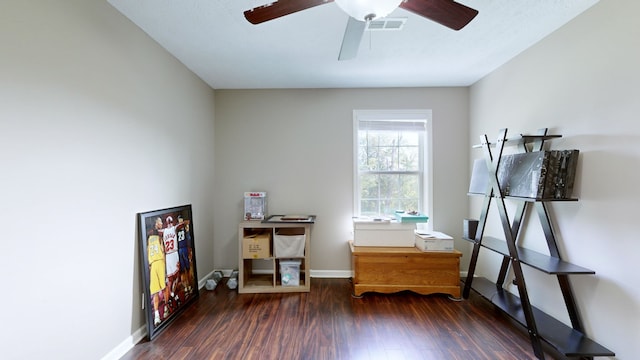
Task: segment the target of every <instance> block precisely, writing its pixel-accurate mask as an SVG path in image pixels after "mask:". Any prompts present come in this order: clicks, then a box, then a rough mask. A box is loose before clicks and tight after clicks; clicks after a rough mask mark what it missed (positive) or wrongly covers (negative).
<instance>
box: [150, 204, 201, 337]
mask: <svg viewBox="0 0 640 360" xmlns="http://www.w3.org/2000/svg"><path fill="white" fill-rule="evenodd" d="M138 221H139V229H140V233H139V237H140V239H139V240H140V241H139V243H140V254H141V257H142V259H141V260H142V261H141V264H142V275H143V286H144V295H145V296H144V308H145V310H146V311H145V313H146V318H147V335H148V337H149V339H150V340H153V338H155V337H156V336H157V335H158V334H159V333H160V332H161V331H162V330H164V329H165V328H166V327H167V326H168V325H169V324H170V323H171V321H173V320H174V319H175V318H176V317H177V316H178V315H180V313H182V312H183V311H184V310H185V309H186V307H187V306H188V305H190V304H191V303H192V302H193V301H194V300H195V299H196V298H197V297H198V295H199V293H198V275H197V273H196V253H195V242H194V241H195V239H194V235H193V219H192V215H191V205H184V206H179V207H174V208H168V209H162V210H155V211H149V212H144V213H140V214H138Z"/></svg>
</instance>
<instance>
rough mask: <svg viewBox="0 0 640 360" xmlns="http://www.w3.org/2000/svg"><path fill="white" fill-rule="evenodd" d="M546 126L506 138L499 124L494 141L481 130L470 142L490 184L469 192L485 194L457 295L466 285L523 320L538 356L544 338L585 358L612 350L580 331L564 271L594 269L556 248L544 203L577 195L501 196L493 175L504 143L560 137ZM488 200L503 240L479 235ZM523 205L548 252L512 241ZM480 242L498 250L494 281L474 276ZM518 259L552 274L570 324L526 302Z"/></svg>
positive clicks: (525, 144)
mask: <svg viewBox="0 0 640 360" xmlns="http://www.w3.org/2000/svg"><path fill="white" fill-rule="evenodd" d="M547 131H548V130H547V129H540V130H539V131H538V135H520V136H518V137H516V138H512V139H508V138H507V129H502V130H500V135H499V137H498V141H497V142H496V143H495V144H492V143H490V142H489V141H488V138H487V136H486V135H484V136H483V137H482V141H481V144H480V145H476V146H474V147H480V148H482V149H483V151H484V158H485V161H486V164H487V169H488V170H489V185H488V186H487V190H486V191H485V193H483V194H469V195H481V196H484V202H483V204H482V212H481V214H480V219H479V220H478V227H477V231H476V234H475V238H474V239H468V238H465V240H467V241H470V242H472V243H473V251H472V253H471V260H470V263H469V271H468V275H467V277H466V278H465V279H463V281H464V288H463V292H462V296H463V297H464V298H465V299H466V298H468V297H469V292H470V290H474V291H475V292H477V293H479V294H480V295H481V296H482V297H484V298H485V299H487V300H488V301H490V302H492V303H493V304H494V305H495V306H496V307H498V308H499V309H501V310H502V311H504V312H505V313H506V314H507V315H509V316H510V317H511V318H513V319H514V320H516V321H517V322H519V323H520V324H522V325H523V326H525V327H526V328H527V330H528V334H529V337H530V340H531V345H532V347H533V352H534V354H535V356H536V357H537V358H538V359H544V351H543V348H542V342H543V341H544V342H545V343H547V344H549V345H550V346H551V347H552V348H554V349H555V350H557V351H558V352H559V353H560V354H563V355H564V356H565V357H571V358H587V359H590V358H593V357H594V356H615V354H614V353H613V352H612V351H610V350H608V349H606V348H605V347H603V346H602V345H600V344H598V343H596V342H595V341H593V340H591V339H589V338H587V336H586V335H585V331H584V327H583V324H582V320H581V318H580V314H579V313H578V309H577V305H576V302H575V296H574V293H573V290H572V288H571V283H570V281H569V275H577V274H595V271H593V270H589V269H585V268H583V267H580V266H577V265H574V264H570V263H568V262H565V261H563V260H562V257H561V256H560V253H559V252H558V246H557V243H556V238H555V235H554V233H553V228H552V226H551V221H550V219H549V214H548V212H547V208H546V205H545V203H546V202H548V201H577V199H542V200H539V199H538V200H537V199H533V198H522V197H509V196H503V195H502V193H501V191H500V186H499V184H498V177H497V174H498V164H499V163H500V159H501V157H502V153H503V150H504V148H505V146H517V147H518V151H520V152H528V151H541V150H543V148H544V144H545V141H546V140H551V139H554V138H559V137H561V135H547ZM505 199H509V200H512V201H515V202H516V203H517V206H516V209H515V212H514V214H513V220H512V221H509V216H508V214H507V208H506V204H505ZM491 202H495V203H496V206H497V208H498V212H499V215H500V222H501V224H502V228H503V231H504V235H505V239H504V240H502V239H497V238H492V237H488V236H483V233H484V228H485V224H486V221H487V215H488V213H489V209H490V207H491ZM527 207H533V209H534V210H535V211H536V212H537V214H538V217H539V219H540V223H541V226H542V228H543V232H544V235H545V238H546V241H547V246H548V248H549V254H550V255H544V254H541V253H538V252H535V251H532V250H529V249H526V248H523V247H520V246H518V245H517V243H516V240H517V239H518V233H519V231H520V227H521V224H522V221H523V219H524V215H525V212H526V210H527ZM481 247H484V248H487V249H489V250H492V251H494V252H496V253H498V254H501V255H502V256H503V258H502V265H501V268H500V271H499V274H498V278H497V280H496V282H495V283H493V282H491V281H490V280H488V279H486V278H483V277H474V272H475V268H476V263H477V261H478V255H479V253H480V248H481ZM521 264H526V265H528V266H530V267H532V268H534V269H537V270H540V271H542V272H544V273H547V274H550V275H555V276H556V277H557V279H558V283H559V286H560V290H561V291H562V295H563V298H564V302H565V305H566V308H567V312H568V315H569V318H570V320H571V326H567V325H566V324H564V323H563V322H561V321H559V320H557V319H555V318H553V317H551V316H550V315H547V314H545V313H544V312H542V311H541V310H539V309H537V308H535V307H534V306H532V305H531V303H530V302H529V295H528V292H527V287H526V284H525V278H524V275H523V272H522V266H521ZM509 267H511V270H512V271H513V274H514V276H515V280H514V282H515V284H516V286H517V288H518V294H519V296H515V295H513V294H512V293H510V292H509V291H507V290H505V289H504V287H503V286H504V282H505V279H506V277H507V273H508V271H509Z"/></svg>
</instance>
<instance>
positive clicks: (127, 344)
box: [102, 326, 147, 360]
mask: <svg viewBox="0 0 640 360" xmlns="http://www.w3.org/2000/svg"><path fill="white" fill-rule="evenodd" d="M145 336H147V327H146V326H143V327H141V328H139V329H138V330H136V331H135V332H134V333H133V334H131V336H129V337H128V338H126V339H125V340H124V341H123V342H121V343H120V344H119V345H118V346H116V347H115V348H114V349H113V350H111V351H109V353H108V354H106V355H105V356H103V357H102V360H118V359H120V358H121V357H122V356H124V354H126V353H127V352H129V350H131V349H132V348H133V347H134V346H135V345H136V344H137V343H139V342H140V340H142V339H144V337H145Z"/></svg>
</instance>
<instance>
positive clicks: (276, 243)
mask: <svg viewBox="0 0 640 360" xmlns="http://www.w3.org/2000/svg"><path fill="white" fill-rule="evenodd" d="M305 240H306V239H305V234H304V228H282V229H278V230H276V234H275V235H274V237H273V247H274V250H275V253H274V256H275V257H277V258H283V257H285V258H294V257H304V244H305Z"/></svg>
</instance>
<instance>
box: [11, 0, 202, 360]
mask: <svg viewBox="0 0 640 360" xmlns="http://www.w3.org/2000/svg"><path fill="white" fill-rule="evenodd" d="M0 8H1V10H0V44H1V47H2V55H1V56H0V163H1V164H2V170H1V171H0V183H1V184H2V186H1V187H0V219H2V223H3V224H4V226H3V229H4V230H3V235H2V238H3V240H2V244H3V251H2V253H1V255H0V259H1V261H0V268H1V269H2V274H3V281H2V294H3V295H2V300H1V301H0V303H1V304H2V311H1V312H0V323H1V324H2V330H0V333H1V336H0V348H1V349H2V350H1V353H2V355H1V357H2V358H3V359H44V358H53V359H63V358H64V359H83V360H84V359H99V358H101V357H103V356H105V355H106V354H108V353H110V352H115V353H118V351H119V348H118V347H119V346H122V347H123V348H127V346H126V345H127V341H128V342H129V343H130V342H131V341H132V334H134V333H136V332H137V331H138V330H139V329H141V327H142V326H143V325H144V324H145V319H144V313H143V312H142V310H141V289H142V287H141V285H140V265H139V264H140V262H139V257H140V255H139V252H138V242H137V232H136V231H137V227H136V221H137V218H136V214H137V213H138V212H143V211H150V210H155V209H160V208H166V207H170V206H176V205H182V204H186V203H191V204H193V212H194V222H195V239H196V253H197V255H198V271H199V273H200V274H201V275H206V274H207V273H208V272H210V271H211V270H212V269H213V259H212V257H211V254H212V253H213V238H212V233H213V226H212V223H211V221H210V220H211V217H210V214H211V213H212V207H213V201H212V198H213V191H214V190H213V187H212V186H211V184H212V183H213V154H214V149H213V143H212V141H211V139H212V138H213V131H214V130H213V125H214V123H213V120H214V106H213V104H214V102H213V101H214V97H213V91H212V90H211V89H210V88H209V87H208V86H206V85H205V84H204V83H203V82H202V81H201V80H199V79H198V78H196V77H195V76H194V75H193V74H192V73H191V72H189V71H188V70H187V69H186V68H185V67H184V66H183V65H181V64H180V63H179V62H178V61H176V60H175V59H174V58H173V57H171V56H169V55H168V54H167V53H166V52H165V51H164V50H163V49H162V48H160V47H159V46H158V45H157V44H156V43H155V42H153V41H152V40H151V39H149V38H148V37H147V36H146V35H145V34H144V33H143V32H142V31H140V30H139V29H138V28H137V27H135V26H134V25H133V24H131V23H130V22H129V21H128V20H126V19H125V18H124V17H123V16H122V15H120V14H119V13H118V12H117V11H116V10H114V9H113V8H112V7H111V6H109V5H108V4H107V3H106V2H105V1H99V0H91V1H85V0H77V1H70V0H67V1H48V0H41V1H22V0H3V1H2V5H1V6H0ZM123 342H124V343H123ZM119 344H120V345H119Z"/></svg>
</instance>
